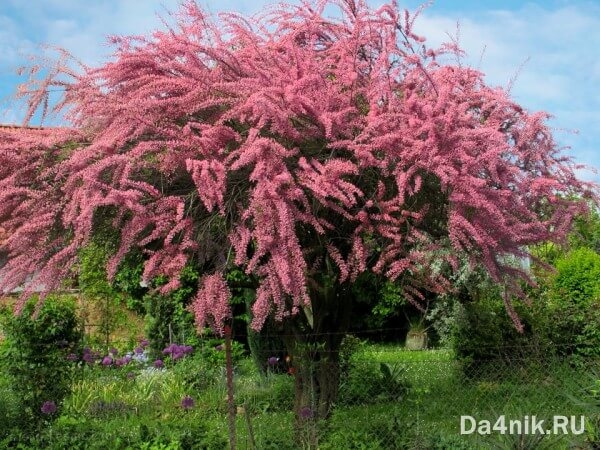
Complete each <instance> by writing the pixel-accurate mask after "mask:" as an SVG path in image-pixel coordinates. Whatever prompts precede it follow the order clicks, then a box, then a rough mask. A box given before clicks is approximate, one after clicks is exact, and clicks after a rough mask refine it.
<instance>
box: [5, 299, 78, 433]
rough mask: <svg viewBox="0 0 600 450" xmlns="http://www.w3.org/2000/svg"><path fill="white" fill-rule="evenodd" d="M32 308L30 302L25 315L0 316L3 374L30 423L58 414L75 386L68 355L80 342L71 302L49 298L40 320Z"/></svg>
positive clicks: (69, 300) (23, 313)
mask: <svg viewBox="0 0 600 450" xmlns="http://www.w3.org/2000/svg"><path fill="white" fill-rule="evenodd" d="M34 309H35V301H30V302H29V303H27V305H26V306H25V308H24V310H23V312H22V314H21V315H18V316H14V315H12V313H11V312H9V311H5V313H4V315H3V317H2V329H3V332H4V334H5V340H4V342H3V343H2V348H1V352H2V369H3V370H4V371H5V373H6V374H7V376H8V378H9V379H10V382H11V386H12V389H13V391H14V393H15V395H16V397H17V398H19V399H20V402H21V414H23V415H24V417H25V419H26V420H27V421H28V422H29V423H30V424H36V423H38V422H39V421H40V420H41V419H42V418H49V417H54V416H56V415H57V412H56V409H57V408H58V407H60V404H61V402H62V400H63V399H64V398H65V396H66V395H67V394H68V393H69V391H70V387H71V374H72V370H73V364H72V363H71V362H69V361H68V359H67V355H69V354H71V353H73V352H74V351H75V349H76V347H77V346H78V345H79V343H80V340H81V331H80V329H79V326H78V325H79V324H78V321H77V315H76V311H75V301H74V299H73V298H70V297H49V298H47V299H46V301H45V303H44V305H43V307H42V308H41V310H40V312H39V314H38V315H37V316H35V315H34Z"/></svg>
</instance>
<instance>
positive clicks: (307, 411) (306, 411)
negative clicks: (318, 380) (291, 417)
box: [300, 406, 313, 419]
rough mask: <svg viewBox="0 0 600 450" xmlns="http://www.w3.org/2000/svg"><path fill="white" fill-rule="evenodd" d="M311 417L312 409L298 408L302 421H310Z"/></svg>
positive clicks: (306, 407)
mask: <svg viewBox="0 0 600 450" xmlns="http://www.w3.org/2000/svg"><path fill="white" fill-rule="evenodd" d="M312 415H313V412H312V409H310V408H309V407H308V406H304V407H302V408H300V417H301V418H303V419H310V418H311V417H312Z"/></svg>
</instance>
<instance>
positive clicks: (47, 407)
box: [40, 400, 56, 414]
mask: <svg viewBox="0 0 600 450" xmlns="http://www.w3.org/2000/svg"><path fill="white" fill-rule="evenodd" d="M40 410H41V411H42V414H54V413H55V412H56V403H54V402H53V401H52V400H48V401H46V402H44V404H43V405H42V407H41V408H40Z"/></svg>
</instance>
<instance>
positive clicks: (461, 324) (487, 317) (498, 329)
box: [452, 287, 549, 378]
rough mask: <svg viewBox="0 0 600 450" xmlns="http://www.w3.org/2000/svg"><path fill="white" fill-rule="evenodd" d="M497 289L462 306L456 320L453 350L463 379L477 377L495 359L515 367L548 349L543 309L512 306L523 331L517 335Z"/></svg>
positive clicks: (522, 305)
mask: <svg viewBox="0 0 600 450" xmlns="http://www.w3.org/2000/svg"><path fill="white" fill-rule="evenodd" d="M501 295H502V294H501V293H500V291H499V288H494V287H491V288H488V289H486V290H485V291H483V292H481V293H480V296H479V298H478V301H471V302H467V303H465V304H464V305H463V306H462V308H461V311H460V313H459V314H458V317H457V320H456V326H455V327H454V333H453V339H452V341H453V347H454V350H455V354H456V358H457V359H458V361H459V362H460V365H461V369H462V371H463V373H464V375H466V376H467V377H475V378H477V377H479V376H482V375H484V374H485V373H486V372H487V367H488V365H489V364H497V363H498V361H499V360H502V361H504V363H505V364H507V365H512V366H515V367H517V366H519V365H522V364H527V363H528V362H529V361H530V360H535V359H538V358H540V357H541V356H542V355H544V354H545V352H546V351H547V350H548V348H549V342H548V339H547V320H546V316H545V314H544V311H543V308H542V309H538V308H537V307H535V308H532V307H529V306H527V305H524V304H523V303H522V302H520V301H519V300H516V299H515V300H514V301H513V304H514V307H515V310H516V312H517V315H518V316H519V318H520V320H521V322H522V324H523V326H524V331H523V333H520V332H519V331H518V330H517V329H516V327H515V325H514V323H513V321H512V319H511V318H510V317H509V316H508V314H507V312H506V309H505V306H504V302H503V300H502V297H501Z"/></svg>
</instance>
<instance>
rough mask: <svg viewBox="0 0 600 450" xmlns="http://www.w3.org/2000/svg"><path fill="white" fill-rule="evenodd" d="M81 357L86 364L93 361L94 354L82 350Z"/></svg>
mask: <svg viewBox="0 0 600 450" xmlns="http://www.w3.org/2000/svg"><path fill="white" fill-rule="evenodd" d="M81 359H83V360H84V361H85V362H86V363H88V364H93V363H94V356H93V355H92V354H91V353H90V352H87V353H86V352H83V357H82V358H81Z"/></svg>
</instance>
